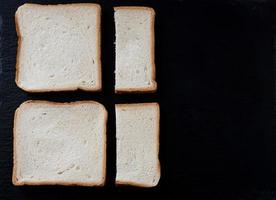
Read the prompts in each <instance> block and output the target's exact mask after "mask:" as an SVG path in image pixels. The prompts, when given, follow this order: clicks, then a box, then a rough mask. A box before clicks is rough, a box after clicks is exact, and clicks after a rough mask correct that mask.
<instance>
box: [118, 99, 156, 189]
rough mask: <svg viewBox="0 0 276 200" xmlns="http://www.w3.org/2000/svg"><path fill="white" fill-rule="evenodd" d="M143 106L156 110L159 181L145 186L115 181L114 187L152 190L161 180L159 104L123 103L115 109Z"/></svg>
mask: <svg viewBox="0 0 276 200" xmlns="http://www.w3.org/2000/svg"><path fill="white" fill-rule="evenodd" d="M145 106H155V107H156V108H157V123H158V124H157V130H156V134H157V140H158V141H157V142H156V144H157V161H158V162H157V165H158V166H157V168H158V174H159V180H158V181H157V183H156V184H155V185H147V184H141V183H137V182H132V181H121V180H117V179H115V184H116V186H124V185H129V186H136V187H144V188H152V187H156V186H157V185H158V183H159V181H160V178H161V164H160V160H159V149H160V106H159V103H157V102H150V103H124V104H115V108H124V107H125V108H129V107H145Z"/></svg>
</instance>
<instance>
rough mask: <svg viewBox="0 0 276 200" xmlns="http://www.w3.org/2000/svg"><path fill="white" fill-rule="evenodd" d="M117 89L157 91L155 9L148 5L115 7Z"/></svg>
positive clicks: (121, 91)
mask: <svg viewBox="0 0 276 200" xmlns="http://www.w3.org/2000/svg"><path fill="white" fill-rule="evenodd" d="M114 10H115V29H116V67H115V68H116V69H115V92H116V93H123V92H139V93H140V92H154V91H156V89H157V84H156V81H155V63H154V18H155V12H154V10H153V9H152V8H148V7H115V8H114Z"/></svg>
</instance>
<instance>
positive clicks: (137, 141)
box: [116, 103, 160, 187]
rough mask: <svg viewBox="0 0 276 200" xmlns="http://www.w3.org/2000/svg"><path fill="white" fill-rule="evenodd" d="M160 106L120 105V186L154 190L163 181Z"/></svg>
mask: <svg viewBox="0 0 276 200" xmlns="http://www.w3.org/2000/svg"><path fill="white" fill-rule="evenodd" d="M159 113H160V111H159V105H158V103H140V104H117V105H116V139H117V173H116V184H117V185H133V186H139V187H154V186H156V185H157V184H158V182H159V179H160V163H159V158H158V154H159V116H160V114H159Z"/></svg>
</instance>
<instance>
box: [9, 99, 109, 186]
mask: <svg viewBox="0 0 276 200" xmlns="http://www.w3.org/2000/svg"><path fill="white" fill-rule="evenodd" d="M32 103H35V104H37V103H38V104H48V105H49V104H50V105H76V104H83V103H92V104H96V105H99V106H100V107H101V108H102V109H103V112H104V133H103V135H104V137H103V139H104V145H103V153H104V157H103V175H102V177H103V179H102V181H101V182H99V183H97V182H90V183H83V182H77V181H76V182H70V181H55V182H52V181H33V182H32V181H31V182H30V181H23V182H20V181H18V179H17V177H16V172H17V159H16V129H15V127H16V121H17V116H18V113H19V112H20V111H21V109H22V107H23V106H26V105H27V104H32ZM107 120H108V113H107V110H106V108H105V107H104V105H103V104H101V103H99V102H97V101H75V102H65V103H60V102H51V101H41V100H28V101H25V102H23V103H22V104H21V105H20V106H19V107H18V108H17V109H16V110H15V114H14V121H13V124H14V125H13V170H12V183H13V185H14V186H23V185H64V186H104V185H105V183H106V153H107V152H106V149H107V147H106V146H107V145H106V138H107Z"/></svg>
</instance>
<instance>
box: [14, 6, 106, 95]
mask: <svg viewBox="0 0 276 200" xmlns="http://www.w3.org/2000/svg"><path fill="white" fill-rule="evenodd" d="M100 18H101V7H100V6H99V5H97V4H89V3H87V4H60V5H39V4H24V5H22V6H20V7H19V8H18V9H17V11H16V14H15V22H16V30H17V35H18V50H17V63H16V83H17V85H18V87H20V88H22V89H23V90H25V91H28V92H46V91H68V90H77V89H81V90H87V91H98V90H101V87H102V83H101V82H102V81H101V58H100V57H101V52H100Z"/></svg>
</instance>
